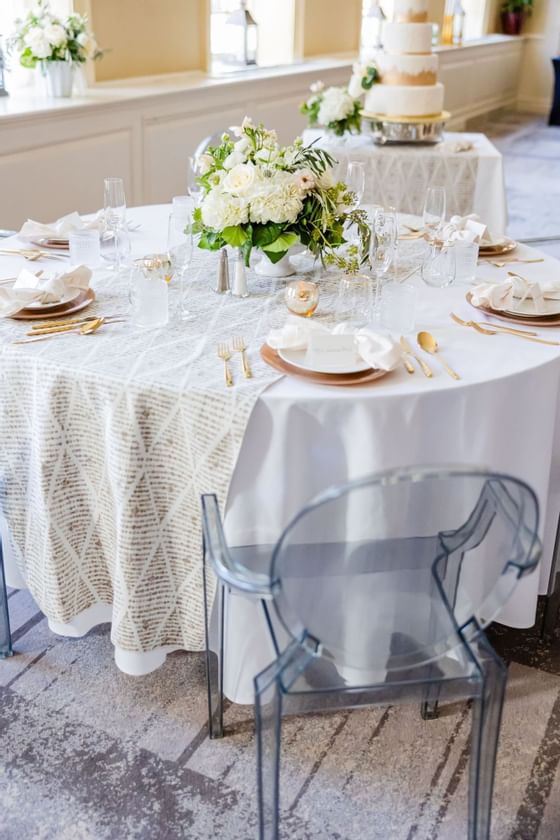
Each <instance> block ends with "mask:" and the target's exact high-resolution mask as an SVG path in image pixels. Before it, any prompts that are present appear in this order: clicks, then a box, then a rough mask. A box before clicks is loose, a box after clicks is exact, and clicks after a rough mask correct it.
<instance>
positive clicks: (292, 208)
mask: <svg viewBox="0 0 560 840" xmlns="http://www.w3.org/2000/svg"><path fill="white" fill-rule="evenodd" d="M302 209H303V200H302V194H301V190H300V189H299V186H298V184H297V183H296V181H295V180H294V177H293V175H292V173H290V172H278V173H277V174H275V176H274V177H273V178H266V179H264V180H263V181H262V182H260V185H259V189H258V191H257V192H256V193H255V195H253V196H252V197H251V200H250V219H251V221H252V222H254V223H256V224H266V223H267V222H275V223H276V224H291V223H293V222H295V221H296V219H297V217H298V216H299V214H300V213H301V211H302Z"/></svg>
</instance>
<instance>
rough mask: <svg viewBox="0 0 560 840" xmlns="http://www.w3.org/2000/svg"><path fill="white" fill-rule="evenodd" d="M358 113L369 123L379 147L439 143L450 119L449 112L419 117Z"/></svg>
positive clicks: (368, 112)
mask: <svg viewBox="0 0 560 840" xmlns="http://www.w3.org/2000/svg"><path fill="white" fill-rule="evenodd" d="M360 113H361V115H362V117H363V118H364V119H365V120H367V121H368V122H369V123H370V126H371V132H372V134H373V139H374V142H375V143H377V144H378V145H379V146H387V145H391V144H405V143H410V144H414V145H416V144H424V145H431V144H434V143H441V141H442V140H443V128H444V126H445V123H446V122H447V121H448V120H449V118H450V117H451V114H450V113H449V111H441V112H440V113H439V114H425V115H423V116H421V117H404V116H398V115H395V116H388V115H387V114H374V113H372V112H371V111H365V110H362V111H361V112H360Z"/></svg>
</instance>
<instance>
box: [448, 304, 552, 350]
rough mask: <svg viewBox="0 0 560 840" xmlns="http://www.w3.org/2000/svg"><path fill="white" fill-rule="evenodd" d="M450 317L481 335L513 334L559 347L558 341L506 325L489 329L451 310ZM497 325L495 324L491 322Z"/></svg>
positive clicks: (527, 339)
mask: <svg viewBox="0 0 560 840" xmlns="http://www.w3.org/2000/svg"><path fill="white" fill-rule="evenodd" d="M451 318H452V319H453V320H454V321H455V323H456V324H460V325H461V326H462V327H472V328H473V329H474V330H476V332H477V333H481V334H482V335H513V336H515V337H516V338H524V339H525V341H534V342H535V344H548V345H549V346H551V347H560V341H547V340H546V339H545V338H535V337H534V336H533V335H532V334H531V333H526V332H522V331H521V330H509V329H507V328H506V327H499V328H498V329H492V330H489V329H487V328H486V327H481V326H480V324H477V322H476V321H463V320H462V319H461V318H459V316H458V315H455V314H454V313H453V312H451ZM492 326H493V327H497V326H498V325H497V324H492Z"/></svg>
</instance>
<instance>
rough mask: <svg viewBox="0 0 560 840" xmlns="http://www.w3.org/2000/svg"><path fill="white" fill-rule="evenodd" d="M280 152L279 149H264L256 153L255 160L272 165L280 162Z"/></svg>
mask: <svg viewBox="0 0 560 840" xmlns="http://www.w3.org/2000/svg"><path fill="white" fill-rule="evenodd" d="M279 155H280V150H279V149H278V148H268V147H266V146H265V147H264V148H262V149H259V151H258V152H255V160H256V161H258V162H259V163H266V164H271V163H275V161H277V160H278V157H279Z"/></svg>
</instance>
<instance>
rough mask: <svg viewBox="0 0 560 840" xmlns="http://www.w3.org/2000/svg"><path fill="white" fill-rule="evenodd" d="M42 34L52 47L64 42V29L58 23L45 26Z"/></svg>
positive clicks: (59, 45)
mask: <svg viewBox="0 0 560 840" xmlns="http://www.w3.org/2000/svg"><path fill="white" fill-rule="evenodd" d="M43 34H44V36H45V38H46V39H47V41H48V42H49V44H50V45H51V46H52V47H61V46H62V45H63V44H65V43H66V40H67V39H66V30H65V29H64V27H63V26H61V25H60V24H59V23H51V24H49V25H48V26H45V28H44V29H43Z"/></svg>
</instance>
